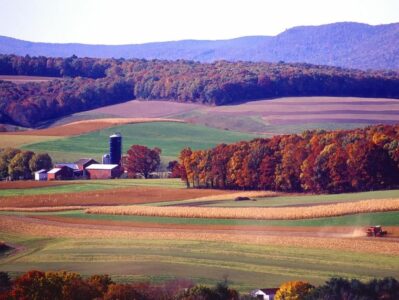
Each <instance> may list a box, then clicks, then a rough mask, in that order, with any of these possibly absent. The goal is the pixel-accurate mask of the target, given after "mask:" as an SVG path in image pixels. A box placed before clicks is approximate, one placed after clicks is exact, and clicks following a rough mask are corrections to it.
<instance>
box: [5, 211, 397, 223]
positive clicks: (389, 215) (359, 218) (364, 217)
mask: <svg viewBox="0 0 399 300" xmlns="http://www.w3.org/2000/svg"><path fill="white" fill-rule="evenodd" d="M0 215H27V216H29V215H31V216H42V215H46V216H49V215H50V216H61V217H68V218H77V219H82V220H85V219H87V220H101V221H122V222H138V223H142V222H144V223H155V224H178V225H229V226H246V225H249V226H310V227H314V226H316V227H322V226H369V225H372V224H379V225H383V226H399V211H393V212H381V213H363V214H356V215H347V216H340V217H330V218H316V219H303V220H241V219H205V218H172V217H147V216H127V215H106V214H86V213H85V212H84V211H83V210H74V211H61V212H30V213H29V212H6V211H4V212H0Z"/></svg>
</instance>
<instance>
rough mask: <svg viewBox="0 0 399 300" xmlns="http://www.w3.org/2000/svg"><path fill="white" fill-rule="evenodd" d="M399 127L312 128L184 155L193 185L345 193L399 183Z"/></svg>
mask: <svg viewBox="0 0 399 300" xmlns="http://www.w3.org/2000/svg"><path fill="white" fill-rule="evenodd" d="M398 145H399V125H395V126H389V125H384V126H383V125H379V126H370V127H367V128H365V129H356V130H351V131H331V132H325V131H323V130H320V131H306V132H304V133H302V134H301V135H297V134H292V135H281V136H274V137H273V138H271V139H255V140H252V141H250V142H239V143H236V144H230V145H226V144H221V145H218V146H216V147H215V148H213V149H209V150H198V151H192V150H191V149H189V148H186V149H183V150H182V152H181V154H180V164H181V174H182V178H183V179H185V180H186V182H187V185H188V186H193V187H206V188H222V189H225V188H230V189H264V190H278V191H287V192H300V191H305V192H316V193H343V192H354V191H368V190H378V189H389V188H394V187H398V185H399V146H398Z"/></svg>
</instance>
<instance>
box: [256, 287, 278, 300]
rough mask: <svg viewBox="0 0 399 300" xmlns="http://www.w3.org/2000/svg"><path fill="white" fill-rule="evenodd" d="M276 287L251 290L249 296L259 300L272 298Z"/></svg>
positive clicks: (270, 299) (271, 299)
mask: <svg viewBox="0 0 399 300" xmlns="http://www.w3.org/2000/svg"><path fill="white" fill-rule="evenodd" d="M277 291H278V289H259V290H254V291H252V292H251V296H252V297H254V298H256V299H261V300H273V299H274V296H275V295H276V293H277Z"/></svg>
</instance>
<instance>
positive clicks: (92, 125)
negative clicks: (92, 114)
mask: <svg viewBox="0 0 399 300" xmlns="http://www.w3.org/2000/svg"><path fill="white" fill-rule="evenodd" d="M150 122H184V121H181V120H175V119H161V118H107V119H94V120H85V121H77V122H73V123H69V124H66V125H61V126H57V127H51V128H46V129H38V130H29V131H20V132H9V133H7V132H4V133H1V134H0V136H1V135H12V136H15V135H23V136H73V135H80V134H84V133H88V132H92V131H97V130H101V129H104V128H109V127H113V126H118V125H124V124H135V123H150Z"/></svg>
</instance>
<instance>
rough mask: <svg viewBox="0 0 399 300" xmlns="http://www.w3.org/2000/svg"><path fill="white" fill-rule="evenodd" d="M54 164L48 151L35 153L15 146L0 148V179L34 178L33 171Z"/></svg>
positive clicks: (47, 167)
mask: <svg viewBox="0 0 399 300" xmlns="http://www.w3.org/2000/svg"><path fill="white" fill-rule="evenodd" d="M52 166H53V162H52V160H51V157H50V156H49V155H48V154H47V153H34V152H32V151H23V150H20V149H14V148H5V149H0V179H5V178H9V179H11V180H16V179H32V178H33V173H34V172H36V171H38V170H41V169H46V170H50V169H51V168H52Z"/></svg>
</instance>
